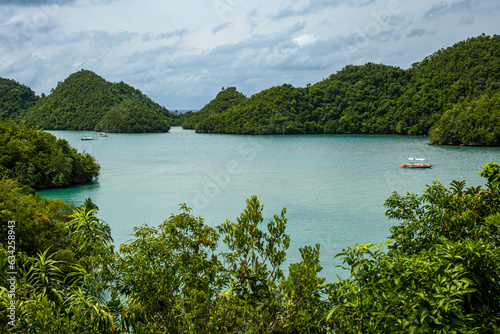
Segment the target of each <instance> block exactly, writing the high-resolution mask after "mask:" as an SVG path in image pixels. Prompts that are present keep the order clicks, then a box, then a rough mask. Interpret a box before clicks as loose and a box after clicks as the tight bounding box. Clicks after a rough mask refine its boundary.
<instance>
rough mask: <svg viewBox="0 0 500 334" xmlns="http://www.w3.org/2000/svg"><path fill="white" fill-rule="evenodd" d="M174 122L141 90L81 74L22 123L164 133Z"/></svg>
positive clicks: (60, 86)
mask: <svg viewBox="0 0 500 334" xmlns="http://www.w3.org/2000/svg"><path fill="white" fill-rule="evenodd" d="M175 118H176V115H174V114H173V113H171V112H169V111H168V110H167V109H166V108H165V107H162V106H160V105H159V104H157V103H155V102H153V101H152V100H151V99H149V98H148V97H147V96H146V95H144V94H142V93H141V92H140V91H139V90H138V89H135V88H133V87H131V86H129V85H127V84H125V83H124V82H119V83H111V82H108V81H106V80H105V79H103V78H102V77H100V76H98V75H97V74H95V73H93V72H91V71H86V70H81V71H79V72H76V73H74V74H71V75H70V76H69V77H68V78H67V79H66V80H64V81H63V82H59V83H58V85H57V87H56V88H55V89H54V90H53V91H52V92H51V94H50V95H48V96H47V97H42V98H40V100H39V101H38V103H37V105H36V106H35V107H33V108H31V109H30V110H29V111H28V112H27V113H26V114H25V115H24V116H23V117H22V120H24V121H26V122H27V123H30V124H32V125H34V126H38V127H41V128H44V129H53V130H64V129H74V130H98V131H109V132H165V131H168V130H169V129H170V124H169V123H170V122H171V121H175Z"/></svg>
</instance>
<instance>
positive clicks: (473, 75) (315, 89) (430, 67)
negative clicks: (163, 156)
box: [183, 35, 500, 146]
mask: <svg viewBox="0 0 500 334" xmlns="http://www.w3.org/2000/svg"><path fill="white" fill-rule="evenodd" d="M499 56H500V37H499V36H497V35H493V37H490V36H485V35H481V36H479V37H476V38H470V39H467V40H465V41H462V42H459V43H457V44H455V45H454V46H453V47H449V48H446V49H441V50H438V51H437V52H435V53H434V54H432V55H431V56H428V57H426V58H425V59H424V60H423V61H421V62H418V63H415V64H413V65H412V66H411V67H410V68H409V69H407V70H403V69H400V68H398V67H394V66H387V65H381V64H373V63H367V64H365V65H362V66H354V65H348V66H346V67H344V68H343V69H342V70H341V71H339V72H337V73H335V74H332V75H331V76H330V77H329V78H327V79H325V80H323V81H321V82H318V83H316V84H314V85H307V87H304V88H300V87H299V88H297V87H293V86H291V85H289V84H284V85H282V86H277V87H272V88H269V89H266V90H264V91H262V92H260V93H257V94H255V95H253V96H251V97H250V98H246V97H245V96H243V94H241V93H239V92H238V91H237V90H236V88H234V87H230V88H228V89H223V90H222V91H221V92H220V93H219V94H218V95H217V97H216V98H215V99H214V100H212V101H211V102H210V103H209V104H207V105H206V106H205V107H204V108H203V109H201V110H200V111H199V112H197V113H195V114H194V115H193V116H191V118H189V119H188V120H186V121H185V122H184V123H183V127H184V128H189V129H196V130H197V131H199V132H217V133H236V134H322V133H330V134H349V133H356V134H408V135H427V134H431V136H430V139H431V142H432V143H435V144H450V145H473V146H498V145H500V111H499V108H498V94H499V92H500V89H499V88H500V57H499Z"/></svg>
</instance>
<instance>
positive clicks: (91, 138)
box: [81, 136, 95, 140]
mask: <svg viewBox="0 0 500 334" xmlns="http://www.w3.org/2000/svg"><path fill="white" fill-rule="evenodd" d="M81 140H95V138H94V137H91V136H87V137H82V138H81Z"/></svg>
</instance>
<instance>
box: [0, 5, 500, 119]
mask: <svg viewBox="0 0 500 334" xmlns="http://www.w3.org/2000/svg"><path fill="white" fill-rule="evenodd" d="M499 17H500V1H498V0H442V1H435V0H418V1H415V0H295V1H285V0H274V1H270V0H251V1H250V0H183V1H171V0H0V77H3V78H9V79H14V80H16V81H17V82H19V83H21V84H24V85H26V86H29V87H30V88H31V89H33V90H34V91H35V93H36V94H37V95H41V94H42V93H44V94H46V95H48V94H49V93H50V90H51V89H52V88H54V87H56V86H57V83H58V82H59V81H64V79H66V78H67V77H68V76H69V75H70V74H72V73H75V72H77V71H79V70H81V69H85V70H90V71H93V72H95V73H96V74H98V75H100V76H101V77H103V78H104V79H106V80H108V81H111V82H120V81H123V82H125V83H127V84H129V85H131V86H133V87H135V88H137V89H140V90H141V91H142V92H143V93H144V94H146V95H148V96H149V97H150V98H151V99H153V100H154V101H155V102H157V103H159V104H161V105H162V106H165V107H166V108H167V109H169V110H199V109H201V108H202V107H203V106H204V105H205V104H207V103H208V102H209V101H210V100H212V99H213V98H214V97H215V96H216V95H217V93H218V92H219V91H220V90H221V89H222V88H223V87H231V86H233V87H236V88H237V89H238V91H240V92H242V93H243V94H245V95H246V96H248V97H250V96H251V95H253V94H256V93H258V92H260V91H262V90H264V89H267V88H269V87H272V86H278V85H282V84H284V83H288V84H292V85H293V86H296V87H304V86H306V85H307V84H309V83H310V84H314V83H316V82H318V81H321V80H323V79H325V78H327V77H329V76H330V75H331V74H333V73H336V72H337V71H340V70H341V69H342V68H343V67H344V66H346V65H349V64H354V65H362V64H365V63H367V62H373V63H381V64H385V65H392V66H398V67H401V68H404V69H406V68H409V67H410V66H411V64H413V63H415V62H419V61H421V60H423V59H424V58H425V57H426V56H429V55H431V54H432V53H434V52H435V51H437V50H439V49H441V48H446V47H449V46H452V45H453V44H455V43H457V42H459V41H462V40H465V39H467V38H469V37H476V36H479V35H481V34H483V33H484V34H486V35H490V36H491V35H494V34H499V33H500V20H499Z"/></svg>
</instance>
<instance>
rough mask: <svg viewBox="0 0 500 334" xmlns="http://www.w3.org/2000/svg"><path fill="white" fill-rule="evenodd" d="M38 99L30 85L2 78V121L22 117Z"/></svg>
mask: <svg viewBox="0 0 500 334" xmlns="http://www.w3.org/2000/svg"><path fill="white" fill-rule="evenodd" d="M37 101H38V96H36V95H35V92H33V91H32V90H31V89H30V88H29V87H26V86H25V85H21V84H19V83H17V82H16V81H14V80H9V79H4V78H0V121H4V120H7V119H15V118H19V117H21V116H22V115H23V114H24V113H25V112H26V111H27V110H28V109H29V108H31V107H33V106H34V105H35V104H36V102H37Z"/></svg>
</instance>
